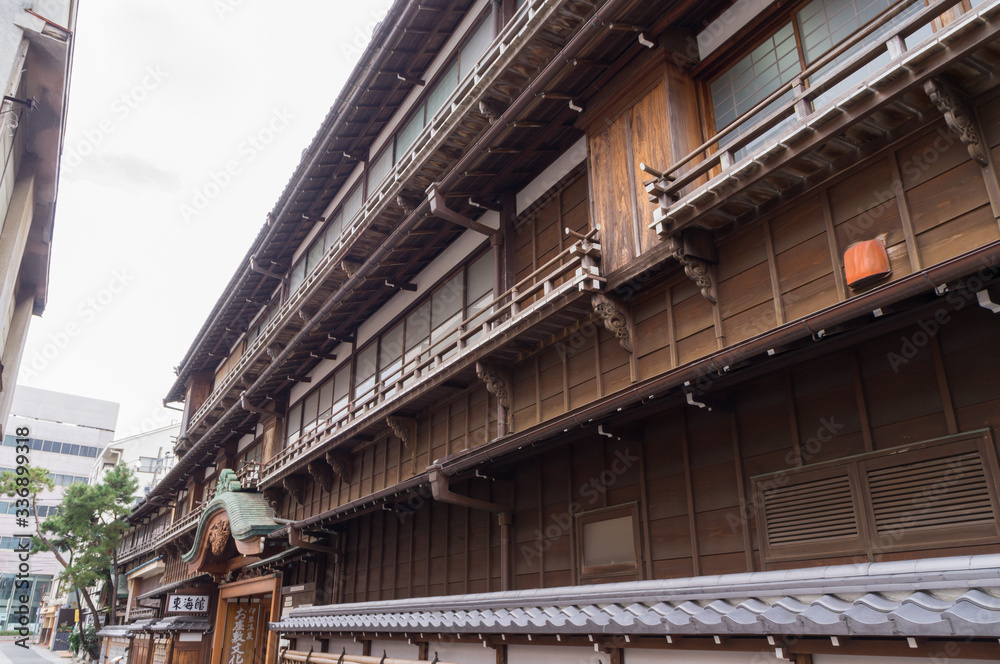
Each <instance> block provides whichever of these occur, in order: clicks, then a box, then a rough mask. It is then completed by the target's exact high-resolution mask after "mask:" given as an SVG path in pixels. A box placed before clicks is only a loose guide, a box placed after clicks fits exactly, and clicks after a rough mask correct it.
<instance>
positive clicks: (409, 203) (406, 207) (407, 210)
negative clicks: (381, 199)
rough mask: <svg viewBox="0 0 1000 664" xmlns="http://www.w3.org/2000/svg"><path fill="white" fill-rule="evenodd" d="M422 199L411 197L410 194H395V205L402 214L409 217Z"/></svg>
mask: <svg viewBox="0 0 1000 664" xmlns="http://www.w3.org/2000/svg"><path fill="white" fill-rule="evenodd" d="M422 200H423V199H421V198H420V197H418V196H412V195H410V194H405V193H403V194H397V195H396V205H398V206H399V207H400V208H401V209H402V210H403V214H405V215H406V216H410V215H411V214H413V212H414V210H416V209H417V208H418V207H419V206H420V203H421V201H422Z"/></svg>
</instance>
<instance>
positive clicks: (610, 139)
mask: <svg viewBox="0 0 1000 664" xmlns="http://www.w3.org/2000/svg"><path fill="white" fill-rule="evenodd" d="M629 161H630V160H629V158H628V126H627V119H626V117H625V116H622V117H621V118H619V119H618V120H617V121H615V122H614V123H613V124H612V125H611V126H610V127H608V128H607V129H605V130H604V131H603V132H601V133H600V134H599V135H597V136H591V137H590V176H591V181H592V183H593V186H592V192H593V197H594V213H595V215H596V216H597V219H596V220H595V221H596V223H597V224H598V225H600V227H601V246H602V249H603V254H604V256H603V260H602V265H603V268H604V271H605V272H613V271H615V270H617V269H618V268H621V267H624V266H625V265H627V264H628V263H630V262H631V261H632V259H633V258H634V257H635V235H634V232H635V231H634V228H635V227H634V223H635V220H634V219H633V211H632V205H633V192H632V185H631V183H630V181H629V173H628V169H629Z"/></svg>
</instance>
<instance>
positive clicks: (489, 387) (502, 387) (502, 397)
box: [476, 362, 511, 408]
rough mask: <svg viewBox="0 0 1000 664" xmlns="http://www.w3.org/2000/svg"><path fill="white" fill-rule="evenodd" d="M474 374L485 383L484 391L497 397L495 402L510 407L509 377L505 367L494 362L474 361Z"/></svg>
mask: <svg viewBox="0 0 1000 664" xmlns="http://www.w3.org/2000/svg"><path fill="white" fill-rule="evenodd" d="M476 376H477V377H478V378H479V380H481V381H483V383H485V384H486V391H487V392H489V393H490V394H492V395H493V396H495V397H496V398H497V403H499V404H500V405H501V406H503V407H504V408H510V387H511V379H510V375H509V372H508V371H507V370H506V369H501V368H500V367H498V366H496V365H495V364H488V363H486V362H476Z"/></svg>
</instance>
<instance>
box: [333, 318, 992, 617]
mask: <svg viewBox="0 0 1000 664" xmlns="http://www.w3.org/2000/svg"><path fill="white" fill-rule="evenodd" d="M959 304H960V303H958V302H957V301H956V302H955V304H954V306H952V305H949V306H952V308H949V311H948V313H949V322H947V323H946V324H945V325H943V326H941V327H940V329H939V331H938V332H937V333H936V334H935V335H932V336H930V337H927V336H923V337H922V336H921V334H922V333H923V332H922V331H923V329H925V327H926V324H927V323H926V321H924V327H921V326H920V325H912V326H908V327H904V328H902V329H900V330H899V331H896V332H888V333H886V334H885V335H883V336H881V337H878V338H876V339H873V340H870V341H868V342H865V343H864V344H861V345H860V346H858V347H857V348H848V349H845V350H838V351H836V352H833V353H830V354H827V355H826V356H823V357H816V358H815V359H812V360H808V361H801V362H796V363H794V365H793V366H792V367H791V368H786V369H782V370H780V371H774V372H772V373H771V374H769V375H766V376H761V377H756V378H751V379H748V380H747V381H745V382H743V383H742V384H739V385H735V386H732V387H729V388H726V389H719V390H716V391H713V396H716V397H717V398H719V399H720V400H723V401H726V402H728V403H730V404H732V407H731V412H728V413H726V412H720V411H715V412H708V411H705V410H702V409H698V408H694V407H690V406H683V407H678V406H673V407H660V408H659V409H656V410H654V409H653V405H654V404H655V402H652V403H651V404H649V405H647V406H646V407H644V410H643V415H642V417H641V418H637V417H635V416H634V417H633V418H632V422H630V423H629V424H626V425H614V424H612V425H609V426H607V427H606V428H607V430H608V431H610V432H612V434H613V437H612V438H607V437H604V436H594V437H587V438H583V439H578V440H576V441H575V442H572V443H567V444H562V445H559V446H557V447H551V448H549V449H545V450H544V451H540V452H537V453H535V454H534V455H533V456H531V457H528V458H521V459H518V460H516V462H512V463H510V464H509V465H507V466H502V465H500V466H498V467H497V468H490V469H487V470H486V474H487V475H490V476H491V477H492V478H494V480H495V481H487V480H478V479H474V480H469V481H468V482H467V483H465V485H459V486H458V487H456V490H457V491H459V492H461V493H467V494H469V495H473V496H475V497H477V498H481V499H488V500H507V499H512V500H513V505H514V516H513V527H512V537H511V539H512V545H511V546H512V559H511V560H512V578H513V587H514V588H515V589H527V588H538V587H550V586H557V585H566V584H576V583H580V573H579V560H578V556H579V552H578V551H577V546H576V545H575V544H574V542H575V533H574V528H575V526H574V520H573V517H572V515H574V514H577V513H580V512H586V511H589V510H592V509H596V508H604V507H609V506H616V505H629V504H637V505H638V506H639V510H638V512H639V522H640V528H641V532H640V550H641V561H640V562H641V564H640V574H639V575H638V578H670V577H679V576H689V575H697V574H721V573H730V572H742V571H747V570H762V569H776V568H784V567H799V566H802V565H814V564H836V563H847V562H860V561H867V560H892V559H899V558H914V557H925V556H939V555H951V554H953V553H956V552H957V551H958V549H957V548H955V547H959V546H961V550H962V551H964V552H965V553H972V552H985V551H988V550H995V546H996V543H997V539H998V538H997V537H996V536H995V535H993V536H987V535H984V533H985V532H986V530H988V528H987V527H986V526H988V525H989V524H986V525H985V526H982V527H981V528H979V530H977V531H976V533H974V534H975V537H973V538H972V539H969V541H968V542H966V543H965V545H959V544H957V543H955V544H953V542H954V538H953V536H952V535H954V533H945V534H944V535H942V536H941V537H937V536H936V535H935V534H934V530H933V529H925V530H923V531H921V532H920V533H918V535H917V536H914V537H909V536H907V537H904V538H902V539H899V541H894V542H893V543H892V545H891V546H882V547H878V546H874V547H872V546H869V547H867V548H866V547H860V548H858V547H853V548H852V547H844V548H843V550H837V549H831V548H830V547H828V546H825V545H822V544H821V545H817V546H813V547H812V548H810V547H808V546H806V547H805V548H804V549H801V550H799V551H798V552H797V554H796V555H795V556H793V557H794V560H790V559H789V560H781V559H771V560H766V559H765V557H764V555H763V554H762V551H761V539H760V535H759V533H758V517H759V516H760V514H761V513H762V512H761V509H762V506H761V505H760V504H759V503H758V501H757V500H755V496H754V478H755V477H758V476H761V475H767V474H770V473H776V472H777V473H780V474H781V476H787V477H794V476H795V475H794V474H795V473H800V472H802V471H799V470H797V469H799V468H802V469H804V470H810V469H812V468H814V467H815V468H819V469H823V468H824V466H823V465H822V464H823V463H824V462H830V461H836V460H841V459H845V458H847V457H852V456H855V455H858V454H865V453H875V455H876V457H877V455H878V452H879V451H880V450H886V449H888V448H896V447H899V446H901V445H912V444H914V443H918V442H920V441H925V440H928V439H931V438H934V437H938V436H948V435H952V434H957V433H959V432H961V431H973V430H978V429H983V428H988V427H996V426H997V425H1000V384H998V383H997V382H996V381H990V380H989V379H988V376H991V375H996V372H997V371H998V370H1000V356H997V354H996V353H992V352H990V348H991V347H995V344H997V343H1000V326H997V324H996V320H995V318H994V317H993V315H992V314H990V313H988V312H986V311H984V310H982V309H979V308H978V307H973V306H971V304H969V303H968V302H965V301H963V302H962V303H961V306H958V305H959ZM966 305H968V306H966ZM954 307H957V308H954ZM592 352H593V350H592V349H591V353H592ZM776 361H780V360H776ZM539 364H540V366H542V367H544V366H545V362H540V363H539ZM973 367H975V368H974V369H973ZM530 382H531V381H528V383H529V385H530ZM970 383H971V384H970ZM716 392H717V394H716ZM516 393H517V390H515V394H516ZM958 438H961V437H960V436H959V437H958ZM973 438H977V439H980V440H982V439H983V435H982V434H976V435H975V436H973ZM971 444H972V443H968V442H962V441H961V440H958V442H954V443H951V442H949V444H948V445H950V447H949V446H948V445H946V446H945V447H946V448H947V449H948V450H951V451H954V452H955V453H956V454H957V453H959V452H960V453H962V454H967V453H968V452H969V450H967V449H965V448H964V447H963V448H962V449H958V447H956V446H961V445H965V446H966V447H968V446H969V445H971ZM994 445H995V443H993V442H992V439H990V443H989V448H988V450H986V451H985V452H983V454H982V456H981V459H982V464H983V467H984V471H983V472H984V473H985V474H986V475H988V476H989V477H990V478H995V476H996V474H997V472H998V471H1000V469H998V468H997V462H996V457H995V454H996V450H995V447H994ZM949 453H950V452H949ZM896 456H897V455H890V456H889V457H882V458H883V459H884V458H893V457H896ZM899 458H902V457H899ZM903 460H904V461H906V459H903ZM868 463H875V462H868ZM880 463H881V462H880ZM907 463H908V462H907ZM977 463H978V462H977ZM875 465H877V463H876V464H875ZM883 465H884V464H883ZM833 467H834V468H835V469H836V468H842V467H843V464H834V466H833ZM977 477H978V475H977ZM984 477H985V475H984ZM984 481H985V480H984ZM990 481H991V482H994V484H995V479H991V480H990ZM970 486H971V485H970ZM865 491H868V489H866V490H865ZM866 495H867V494H866ZM952 498H953V497H952ZM949 500H951V498H949ZM871 502H872V501H870V500H869V501H868V503H871ZM876 502H877V501H876ZM984 509H985V508H984ZM989 512H990V513H989V515H987V516H988V517H989V518H988V519H986V521H989V522H990V523H992V524H993V525H992V526H989V527H990V528H993V529H994V531H995V530H996V518H997V514H998V512H997V509H996V507H995V506H992V507H991V508H990V509H989ZM984 514H985V513H984ZM979 516H983V515H982V514H981V515H979ZM984 518H986V517H984ZM983 523H985V521H983ZM980 525H982V524H980ZM338 528H339V529H340V531H341V532H342V533H343V540H342V541H343V543H344V549H345V551H346V562H345V566H344V569H343V578H344V582H343V586H342V588H341V595H340V598H339V601H346V602H350V601H365V600H379V599H381V600H385V599H392V598H402V597H410V596H421V595H437V594H452V593H465V592H480V591H489V590H499V589H500V586H499V583H500V577H499V549H498V547H499V532H498V530H499V529H498V526H497V522H496V518H495V516H494V515H491V514H489V513H486V512H481V511H471V510H466V509H464V508H460V507H455V506H449V505H444V504H440V503H436V502H434V501H432V500H430V499H429V498H428V497H427V496H418V497H415V498H413V499H411V500H410V501H409V502H408V503H403V504H402V505H400V506H399V508H397V510H396V511H377V512H371V513H369V514H367V515H363V516H360V517H359V518H356V519H353V520H350V521H347V522H345V523H343V524H342V525H341V526H339V527H338ZM942 532H944V531H942ZM487 542H488V543H489V546H488V547H487ZM838 551H840V552H839V553H838ZM446 563H447V564H446ZM621 580H623V579H622V577H611V578H606V579H598V580H597V581H598V582H601V581H621ZM588 582H590V580H589V579H588Z"/></svg>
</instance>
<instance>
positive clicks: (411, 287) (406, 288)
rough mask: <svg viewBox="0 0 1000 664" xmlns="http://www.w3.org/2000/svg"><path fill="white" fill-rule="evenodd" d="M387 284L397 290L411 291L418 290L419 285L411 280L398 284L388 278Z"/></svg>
mask: <svg viewBox="0 0 1000 664" xmlns="http://www.w3.org/2000/svg"><path fill="white" fill-rule="evenodd" d="M385 285H386V286H388V287H389V288H394V289H396V290H403V291H409V292H411V293H414V292H416V290H417V285H416V284H414V283H410V282H406V283H401V284H397V283H394V282H391V281H389V280H388V279H386V280H385Z"/></svg>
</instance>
